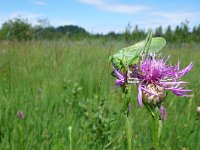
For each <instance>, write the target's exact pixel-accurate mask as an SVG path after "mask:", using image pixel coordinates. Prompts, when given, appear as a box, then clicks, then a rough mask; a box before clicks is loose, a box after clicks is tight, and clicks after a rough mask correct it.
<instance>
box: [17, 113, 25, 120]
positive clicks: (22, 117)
mask: <svg viewBox="0 0 200 150" xmlns="http://www.w3.org/2000/svg"><path fill="white" fill-rule="evenodd" d="M17 117H18V118H19V119H21V120H22V119H24V113H23V111H18V112H17Z"/></svg>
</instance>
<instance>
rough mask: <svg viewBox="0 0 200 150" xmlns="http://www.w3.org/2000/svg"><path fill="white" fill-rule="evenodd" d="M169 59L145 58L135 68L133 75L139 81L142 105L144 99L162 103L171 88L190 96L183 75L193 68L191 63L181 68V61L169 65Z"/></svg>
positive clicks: (177, 93)
mask: <svg viewBox="0 0 200 150" xmlns="http://www.w3.org/2000/svg"><path fill="white" fill-rule="evenodd" d="M167 60H168V59H166V60H164V59H162V58H159V59H155V58H153V57H148V58H145V59H143V60H142V61H141V63H140V65H138V69H137V70H133V72H134V73H133V74H132V77H133V78H134V79H137V80H138V81H139V83H138V104H139V106H140V107H141V106H142V100H143V101H145V102H147V103H150V104H152V105H156V106H157V105H160V103H161V102H162V101H163V99H164V98H165V96H166V90H170V91H171V92H173V93H174V94H175V95H177V96H189V95H188V92H191V90H186V89H184V88H185V84H187V82H184V81H182V80H181V77H182V76H183V75H185V74H186V73H188V72H189V71H190V70H191V69H192V63H190V64H189V65H188V66H187V67H185V68H184V69H181V70H180V69H179V65H180V63H178V65H176V66H172V65H167V64H166V62H167Z"/></svg>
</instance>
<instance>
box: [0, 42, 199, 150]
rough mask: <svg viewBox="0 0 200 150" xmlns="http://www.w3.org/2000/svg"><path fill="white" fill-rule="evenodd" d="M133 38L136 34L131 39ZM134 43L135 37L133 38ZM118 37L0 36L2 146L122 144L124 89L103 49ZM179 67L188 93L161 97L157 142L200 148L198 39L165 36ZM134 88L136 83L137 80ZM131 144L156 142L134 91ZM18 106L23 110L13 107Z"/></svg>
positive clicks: (29, 149)
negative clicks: (161, 122)
mask: <svg viewBox="0 0 200 150" xmlns="http://www.w3.org/2000/svg"><path fill="white" fill-rule="evenodd" d="M133 43H134V42H133ZM133 43H132V44H133ZM130 44H131V43H128V44H127V43H126V42H123V41H117V40H81V41H64V40H61V41H45V40H44V41H27V42H7V41H1V42H0V149H2V150H4V149H5V150H7V149H9V150H10V149H13V150H15V149H16V150H23V149H26V150H40V149H41V150H43V149H45V150H46V149H52V150H63V149H67V150H68V149H69V150H70V149H73V150H89V149H91V150H102V149H105V150H106V149H109V150H110V149H111V150H123V149H124V150H125V149H127V137H126V132H125V125H124V122H125V118H124V114H123V112H122V111H121V110H122V103H123V102H122V99H121V94H120V93H121V91H120V90H121V89H120V88H116V87H115V79H114V78H113V77H112V76H111V71H112V67H111V64H109V62H108V57H109V55H111V54H112V53H114V52H115V51H116V50H118V49H120V48H123V47H125V46H128V45H130ZM169 54H170V56H171V63H172V64H176V63H177V62H178V60H181V67H185V66H186V65H188V64H189V63H190V61H193V63H194V68H193V69H192V71H191V72H190V73H189V74H187V75H186V76H184V80H185V81H189V82H190V84H189V85H188V88H189V89H192V90H193V92H192V94H193V97H184V98H182V97H176V96H175V95H173V94H171V93H170V92H169V93H168V95H167V98H166V100H165V101H164V106H165V107H166V110H167V119H166V121H165V122H164V127H163V129H164V130H163V134H162V136H161V139H160V147H161V149H162V150H176V149H177V150H178V149H182V150H191V149H192V150H198V149H200V142H199V141H200V115H199V116H198V115H197V113H196V108H197V106H199V105H200V99H199V97H200V91H199V90H200V80H199V73H200V70H199V68H200V59H199V58H200V44H199V43H176V44H172V43H167V45H166V46H165V47H164V49H163V56H165V57H167V56H168V55H169ZM135 90H136V88H135ZM131 105H132V113H131V118H132V119H131V123H132V131H133V134H132V139H133V148H134V149H137V150H140V149H141V150H149V149H152V146H153V133H152V128H153V121H152V118H151V116H150V115H149V112H147V110H146V109H145V108H144V107H143V108H141V109H140V108H138V104H137V94H136V92H134V91H133V94H132V100H131ZM20 111H22V112H23V113H24V118H21V119H20V118H19V117H18V116H17V113H18V112H20Z"/></svg>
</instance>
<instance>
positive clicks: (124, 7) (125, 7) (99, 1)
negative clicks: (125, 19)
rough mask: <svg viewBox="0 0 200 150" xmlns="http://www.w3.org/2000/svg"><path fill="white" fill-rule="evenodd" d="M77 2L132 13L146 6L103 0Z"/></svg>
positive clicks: (106, 9) (105, 9)
mask: <svg viewBox="0 0 200 150" xmlns="http://www.w3.org/2000/svg"><path fill="white" fill-rule="evenodd" d="M79 2H81V3H85V4H90V5H94V6H96V7H97V8H99V9H101V10H104V11H108V12H115V13H126V14H133V13H138V12H141V11H144V10H146V9H147V7H146V6H144V5H132V4H122V3H108V2H105V1H104V0H79Z"/></svg>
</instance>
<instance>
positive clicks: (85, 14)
mask: <svg viewBox="0 0 200 150" xmlns="http://www.w3.org/2000/svg"><path fill="white" fill-rule="evenodd" d="M16 17H21V18H27V19H28V20H29V22H30V23H32V24H37V21H38V19H44V18H47V19H48V20H49V22H50V24H51V25H53V26H59V25H69V24H73V25H78V26H81V27H84V28H85V29H86V30H87V31H89V32H92V33H97V32H99V33H107V32H109V31H116V32H122V31H124V30H125V27H126V25H127V24H128V23H130V24H131V26H132V27H134V26H135V25H136V24H137V25H139V27H140V28H141V29H148V28H153V29H154V28H155V27H158V26H159V25H162V26H163V27H166V26H167V25H171V26H172V27H175V26H176V25H179V24H180V23H181V22H182V21H185V20H188V21H189V26H190V27H191V28H192V27H193V26H195V25H199V24H200V1H199V0H151V1H150V0H123V1H122V0H121V1H120V0H1V1H0V25H1V24H2V23H3V22H5V21H7V20H8V19H12V18H16Z"/></svg>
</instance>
